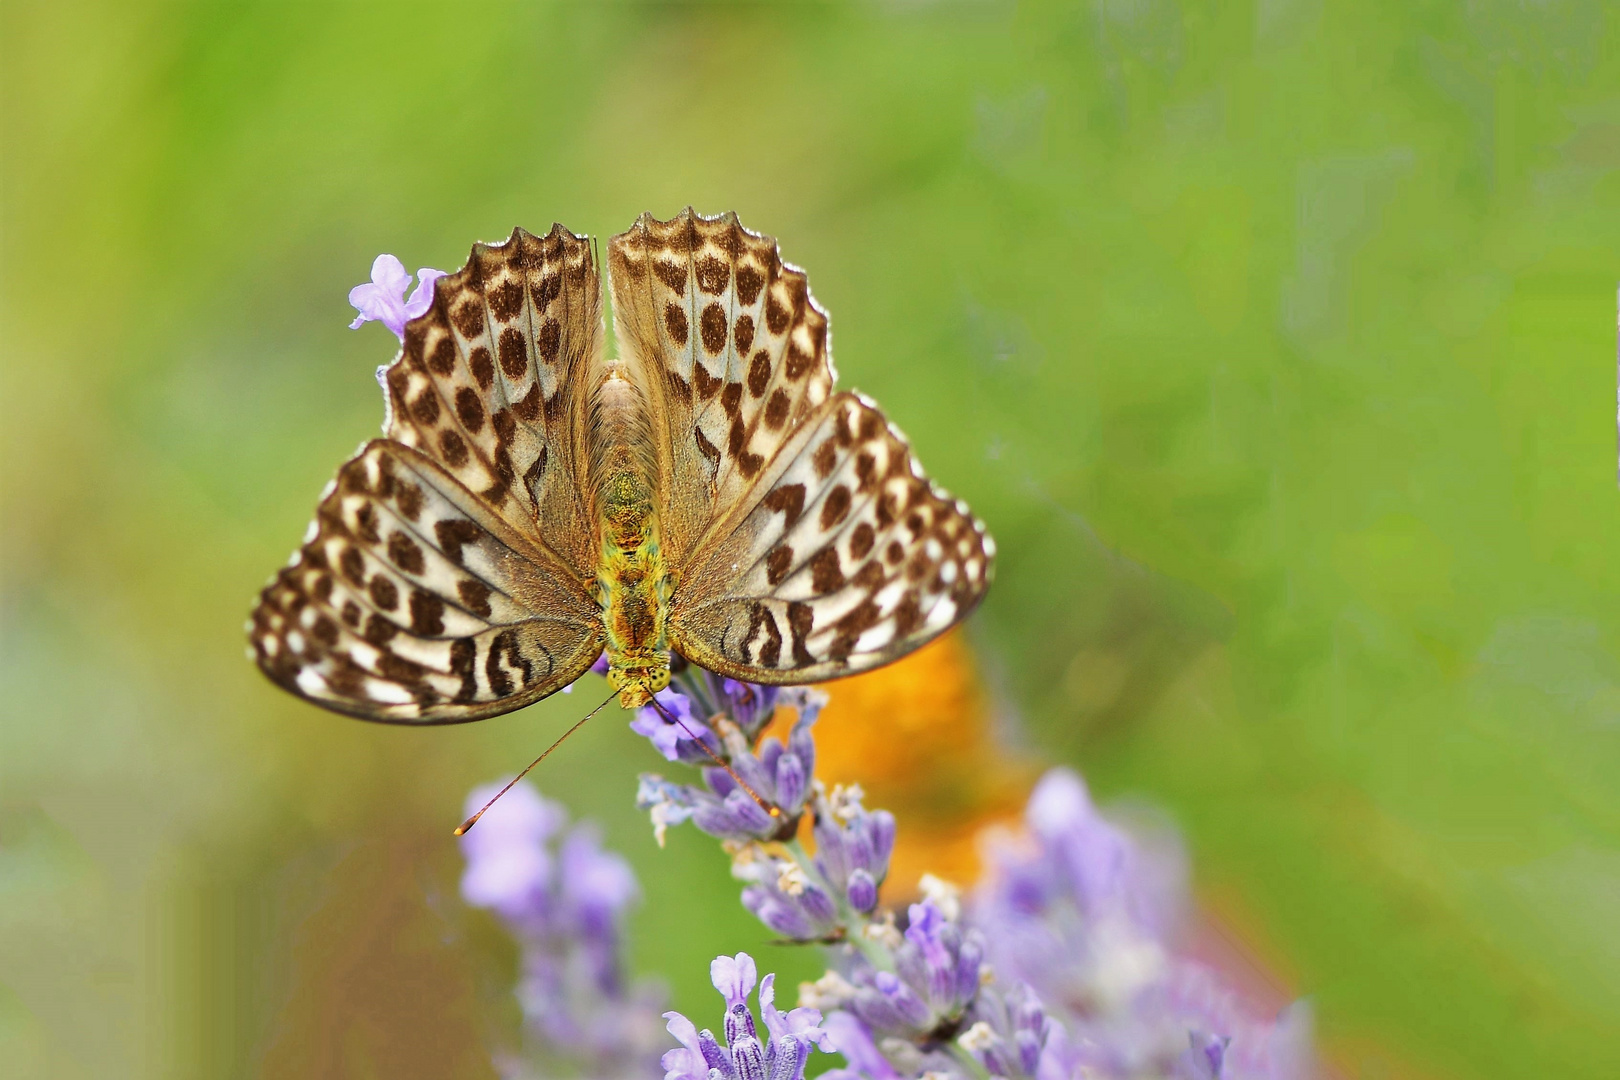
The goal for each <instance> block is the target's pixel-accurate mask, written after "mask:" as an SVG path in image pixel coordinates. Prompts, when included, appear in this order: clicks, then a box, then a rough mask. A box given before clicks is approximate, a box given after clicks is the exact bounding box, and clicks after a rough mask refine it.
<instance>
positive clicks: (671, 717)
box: [480, 698, 782, 818]
mask: <svg viewBox="0 0 1620 1080" xmlns="http://www.w3.org/2000/svg"><path fill="white" fill-rule="evenodd" d="M649 700H650V701H651V702H652V705H653V708H655V709H657V710H658V711H659V713H660V714H661V715H662V716H663V717H664V719H665V720H668V721H669V722H670V723H672V724H679V725H680V726H681V730H682V731H684V732H686V734H687V735H689V736H691V738H692V741H693V742H695V743H697V744H698V746H700V747H702V748H703V752H704V753H705V754H708V755H709V758H710V759H711V760H712V761H713V762H714V763H715V764H716V765H718V766H720V767H721V768H722V769H724V770H726V775H727V776H729V777H731V779H732V780H734V781H735V782H736V784H737V786H738V787H740V788H742V789H743V790H744V791H746V792H747V793H748V797H749V798H751V799H753V800H754V801H755V802H757V803H759V808H760V809H761V810H763V811H765V812H766V813H767V814H769V815H771V817H773V818H779V817H781V816H782V810H781V808H780V807H776V806H772V805H771V804H770V803H768V802H766V801H765V800H764V799H762V798H760V797H759V792H757V791H755V790H754V789H753V788H751V787H749V786H748V782H747V781H745V780H744V779H743V778H742V777H740V776H738V775H737V770H736V769H733V768H732V767H731V766H730V765H728V764H726V763H725V762H724V761H722V760H721V759H720V755H718V754H716V753H715V752H714V751H713V750H710V749H709V744H708V743H706V742H704V741H703V740H702V739H700V738H698V737H697V733H696V732H695V731H693V730H692V729H691V728H689V727H687V726H686V721H685V720H682V719H681V718H680V717H678V716H676V715H675V714H674V713H672V712H670V711H669V710H668V709H666V708H664V703H663V702H661V701H659V700H658V699H657V698H650V699H649ZM481 812H482V811H480V813H481Z"/></svg>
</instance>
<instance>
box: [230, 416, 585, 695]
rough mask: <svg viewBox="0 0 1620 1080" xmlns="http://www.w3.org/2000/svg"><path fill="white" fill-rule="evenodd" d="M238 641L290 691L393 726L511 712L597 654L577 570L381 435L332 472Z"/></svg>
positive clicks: (577, 672) (578, 670) (556, 685)
mask: <svg viewBox="0 0 1620 1080" xmlns="http://www.w3.org/2000/svg"><path fill="white" fill-rule="evenodd" d="M248 637H249V641H250V645H251V648H252V650H253V653H254V656H255V659H256V660H257V661H258V664H259V667H260V668H261V669H263V671H264V672H265V674H266V675H268V676H270V678H271V679H273V680H275V681H276V682H277V683H279V684H280V685H282V686H283V687H285V688H286V689H288V690H290V691H292V692H293V693H295V694H297V695H299V696H300V697H303V698H305V699H307V700H309V701H312V702H314V703H315V704H317V705H321V706H324V707H326V708H329V709H333V710H336V711H338V712H342V713H348V714H350V715H352V716H358V717H361V718H362V719H366V720H379V721H384V722H389V723H402V724H451V723H458V722H460V721H464V720H477V719H480V718H482V717H485V716H492V715H494V714H496V713H502V712H508V711H510V710H512V709H516V708H520V707H522V706H523V705H527V704H529V703H530V702H533V701H538V700H539V699H540V698H543V697H545V696H546V695H547V694H550V693H552V692H553V691H555V690H560V689H561V688H563V687H564V686H567V685H568V684H569V683H571V682H573V681H574V680H575V679H577V678H578V677H579V676H580V675H582V674H584V672H585V671H586V670H587V669H588V668H589V667H590V665H591V663H592V662H593V661H594V660H595V659H596V657H597V656H599V655H600V654H601V651H602V626H601V616H600V612H599V610H598V608H597V606H596V604H595V603H594V601H592V600H591V598H590V597H589V596H587V595H586V594H585V592H584V589H583V587H582V586H581V585H580V583H579V579H578V578H577V577H576V576H575V575H573V574H572V573H571V572H570V571H568V570H567V568H565V567H562V566H560V565H558V564H557V563H556V562H555V561H554V559H553V557H552V556H551V555H549V553H547V552H546V551H544V550H543V549H541V548H539V547H537V546H536V545H534V544H532V543H530V542H529V541H527V540H526V539H524V538H523V537H522V536H521V535H519V534H517V533H516V532H515V531H514V530H512V529H511V528H510V527H508V526H507V525H506V524H505V523H504V522H503V521H501V519H500V518H498V517H496V516H495V515H494V514H492V513H491V512H490V511H489V510H488V508H487V507H486V506H485V505H484V504H483V501H482V500H480V499H478V498H476V497H474V496H473V495H472V494H471V493H470V492H468V491H467V490H466V489H465V488H463V487H462V486H461V484H460V483H459V482H458V481H457V480H455V479H454V478H453V477H451V476H450V475H449V474H447V473H446V472H445V471H444V470H443V469H442V468H440V467H439V466H438V465H437V464H435V463H434V462H433V461H431V460H429V459H428V458H426V457H425V456H424V455H422V454H420V453H418V452H416V451H414V450H411V449H409V448H407V447H404V446H401V445H400V444H398V443H394V442H390V441H388V440H384V439H378V440H375V441H373V442H371V443H369V444H367V445H366V446H365V447H363V448H362V449H361V452H360V453H359V454H358V455H357V456H356V457H354V458H353V459H351V460H350V461H348V462H347V463H346V464H344V465H343V467H342V468H340V469H339V470H338V474H337V478H336V479H335V480H334V481H333V483H332V484H331V486H330V487H329V489H328V491H327V493H326V494H325V495H324V496H323V498H322V499H321V503H320V506H319V507H318V508H317V510H316V518H315V521H314V522H312V523H311V525H310V532H309V535H308V537H307V538H306V540H305V543H304V545H303V547H301V548H300V549H299V550H298V551H297V552H296V553H294V555H293V558H292V561H291V562H290V563H289V565H288V566H287V567H286V568H285V569H283V570H282V571H281V572H280V573H278V574H277V575H276V576H275V577H274V578H272V579H271V580H270V583H269V584H268V585H266V586H265V589H264V591H263V593H262V594H260V597H259V605H258V607H257V608H256V609H255V610H254V612H253V618H252V620H251V621H250V622H249V625H248Z"/></svg>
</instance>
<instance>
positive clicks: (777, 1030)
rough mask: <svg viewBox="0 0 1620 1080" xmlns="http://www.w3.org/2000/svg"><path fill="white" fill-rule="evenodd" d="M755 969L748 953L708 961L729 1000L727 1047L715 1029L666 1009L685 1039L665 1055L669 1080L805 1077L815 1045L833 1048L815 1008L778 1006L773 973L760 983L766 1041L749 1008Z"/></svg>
mask: <svg viewBox="0 0 1620 1080" xmlns="http://www.w3.org/2000/svg"><path fill="white" fill-rule="evenodd" d="M754 974H755V967H754V960H753V958H752V957H750V956H749V955H748V954H747V953H738V954H737V955H736V956H734V957H733V956H719V957H716V958H715V960H714V963H713V964H711V965H710V966H709V975H710V979H711V981H712V982H713V983H714V988H715V989H716V990H718V991H720V993H721V995H722V996H723V997H724V998H725V999H726V1015H725V1023H724V1025H723V1030H724V1031H725V1036H726V1044H725V1045H724V1046H721V1045H720V1043H719V1041H718V1040H717V1039H716V1038H715V1037H714V1033H713V1032H712V1031H710V1030H709V1029H707V1028H704V1029H703V1030H702V1031H698V1030H697V1029H696V1025H694V1024H693V1023H692V1021H690V1020H688V1019H687V1018H686V1017H684V1016H682V1015H681V1014H680V1013H678V1012H667V1013H665V1014H664V1018H665V1019H666V1020H668V1021H669V1033H670V1034H671V1035H673V1036H675V1038H676V1039H677V1040H678V1041H679V1042H680V1043H681V1046H680V1047H679V1048H678V1049H675V1050H671V1051H669V1052H668V1053H666V1054H665V1055H664V1059H663V1066H664V1070H665V1071H664V1080H804V1067H805V1063H806V1061H807V1060H808V1058H809V1050H810V1045H811V1044H812V1043H814V1044H815V1045H817V1046H819V1047H821V1048H822V1049H823V1050H830V1049H831V1046H832V1044H831V1042H830V1041H829V1039H828V1036H827V1033H826V1032H825V1031H823V1030H822V1029H821V1027H820V1024H821V1013H819V1012H817V1011H816V1010H815V1009H794V1010H793V1011H792V1012H790V1013H786V1014H784V1013H781V1012H780V1011H778V1010H777V1008H776V1000H775V986H776V976H775V975H774V974H772V975H767V976H765V978H764V980H763V981H761V983H760V984H759V1006H760V1015H761V1016H762V1017H763V1018H764V1020H765V1028H766V1035H765V1039H766V1041H765V1042H763V1043H761V1042H760V1039H759V1028H758V1026H757V1025H756V1024H755V1023H754V1017H753V1014H752V1013H750V1012H749V1011H748V994H749V992H750V991H752V990H753V988H754Z"/></svg>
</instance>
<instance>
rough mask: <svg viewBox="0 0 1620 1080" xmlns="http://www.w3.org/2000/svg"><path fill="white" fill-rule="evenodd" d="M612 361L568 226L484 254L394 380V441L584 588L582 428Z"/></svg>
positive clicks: (589, 264) (433, 315)
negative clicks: (599, 368)
mask: <svg viewBox="0 0 1620 1080" xmlns="http://www.w3.org/2000/svg"><path fill="white" fill-rule="evenodd" d="M601 351H602V301H601V281H600V279H599V277H598V275H597V271H596V263H595V259H594V257H593V253H592V250H591V245H590V241H589V240H587V239H585V238H584V237H579V236H575V235H574V234H573V233H571V232H569V231H568V230H567V229H565V228H563V227H562V226H561V225H554V226H552V229H551V232H550V233H548V234H547V235H545V236H543V237H537V236H534V235H532V234H530V233H527V232H524V231H523V230H522V229H516V230H514V231H513V233H512V236H511V238H510V239H508V240H507V241H506V242H505V243H504V244H496V245H489V244H476V245H474V246H473V249H472V254H471V255H470V256H469V257H468V259H467V265H466V266H464V267H462V268H461V269H460V270H458V271H457V272H456V273H454V274H450V275H448V276H446V277H443V278H441V279H439V281H438V282H437V283H436V286H435V289H434V299H433V306H432V307H431V308H429V309H428V311H427V312H426V313H425V314H423V315H421V316H420V317H418V318H416V319H413V320H411V322H409V323H408V324H406V327H405V344H404V348H403V349H402V350H401V353H400V356H399V358H398V359H397V360H395V361H394V363H393V364H392V365H391V366H390V367H389V368H388V369H387V370H386V371H385V373H384V381H385V382H386V384H387V387H388V397H389V418H388V423H387V425H386V426H385V428H384V432H385V434H387V435H388V436H389V437H390V438H393V439H397V440H398V441H399V442H402V443H404V444H405V445H406V446H410V447H414V448H415V449H417V450H420V451H421V452H422V453H423V454H426V455H427V456H428V457H430V458H432V459H433V460H434V461H436V462H438V463H439V464H440V465H442V466H443V467H444V468H445V469H446V470H447V471H448V472H449V473H450V474H451V475H452V476H454V477H455V478H456V479H457V480H458V481H460V483H461V484H462V486H464V487H465V488H467V490H468V491H471V492H473V493H475V494H476V495H477V497H478V498H479V499H481V500H482V501H483V502H485V503H487V504H488V506H489V508H490V509H491V510H492V511H493V512H495V513H496V514H497V515H499V516H500V517H501V518H502V519H503V520H504V521H505V522H506V523H507V524H508V525H511V526H512V527H513V528H515V529H517V530H518V531H520V532H522V533H523V534H524V535H527V536H539V537H540V538H541V539H542V541H543V543H544V545H546V546H548V547H549V548H550V549H551V550H552V551H553V552H555V554H556V555H557V556H558V557H559V558H560V560H561V561H562V562H563V563H564V564H565V565H567V566H569V567H571V568H572V569H573V570H574V571H575V573H576V576H579V577H581V578H584V577H588V576H589V575H590V574H591V573H592V572H593V570H594V568H595V557H596V541H595V532H594V526H593V523H592V521H591V520H590V516H589V510H588V507H587V505H586V502H585V499H584V496H583V492H584V491H585V485H584V482H583V478H584V475H585V466H586V462H587V461H588V456H587V448H586V445H585V438H586V433H585V431H584V426H585V425H584V422H583V418H584V417H585V415H586V412H587V409H586V405H587V402H588V398H589V390H590V375H591V369H592V366H593V364H594V363H595V361H596V359H597V357H599V356H600V354H601Z"/></svg>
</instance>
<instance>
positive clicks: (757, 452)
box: [608, 209, 995, 683]
mask: <svg viewBox="0 0 1620 1080" xmlns="http://www.w3.org/2000/svg"><path fill="white" fill-rule="evenodd" d="M608 250H609V280H610V282H611V284H612V288H613V304H614V311H615V317H616V319H617V321H618V333H619V339H620V351H621V353H622V354H623V355H624V356H625V357H627V358H629V359H630V360H631V361H632V362H633V365H634V368H633V370H635V371H636V372H637V374H638V377H639V378H640V379H641V380H642V383H643V387H644V393H645V395H646V397H647V399H648V401H649V402H650V403H651V406H652V413H653V423H652V429H653V432H654V435H653V438H654V442H655V443H656V447H655V449H656V452H657V456H658V461H659V464H660V471H661V480H662V484H661V487H662V491H663V503H662V505H661V506H660V520H661V521H663V522H665V523H666V524H665V527H666V529H667V531H668V534H669V539H668V542H667V544H666V547H667V549H668V557H669V560H670V565H671V568H672V571H673V573H674V575H675V588H674V592H673V594H672V596H671V599H670V616H669V628H670V636H671V642H672V644H673V645H674V647H675V649H676V650H677V651H679V652H680V653H681V654H682V655H683V656H685V657H687V658H688V659H689V660H692V661H694V662H695V663H697V664H699V665H701V666H703V667H705V668H708V669H710V670H712V671H717V672H720V673H722V674H725V675H729V676H731V677H733V678H738V679H746V680H748V681H751V682H758V683H798V682H810V681H815V680H818V679H828V678H834V677H837V676H840V675H847V674H850V673H853V672H856V671H861V670H864V669H866V668H871V667H876V666H877V665H879V664H883V663H887V662H888V661H890V660H893V659H895V658H897V657H899V656H901V655H903V654H904V653H906V652H909V651H910V650H912V649H914V648H916V647H918V646H919V645H922V644H923V643H924V642H926V641H928V640H929V639H931V638H933V637H934V636H935V635H937V634H939V633H940V632H941V631H943V630H944V629H945V628H947V627H949V626H950V625H951V624H953V623H955V622H956V621H958V620H959V619H961V618H963V617H964V616H965V615H967V613H968V612H969V611H971V610H972V609H973V607H974V606H975V605H976V604H977V603H978V601H979V599H980V598H981V597H982V596H983V594H984V591H985V589H986V587H987V586H988V584H989V580H990V575H991V569H992V560H993V556H994V549H995V545H994V542H993V541H992V540H991V539H990V538H989V536H987V535H986V533H985V531H984V526H983V524H982V523H980V522H979V521H978V520H977V519H976V518H974V517H973V516H972V514H971V513H970V512H969V511H968V509H967V507H966V506H965V505H964V504H963V503H961V502H959V501H957V500H954V499H952V498H950V497H949V496H948V495H946V494H945V493H944V492H942V491H940V490H939V489H938V488H937V487H935V486H934V485H933V484H932V483H931V482H930V481H929V480H928V478H927V477H926V476H924V475H923V473H922V471H921V469H920V468H919V466H918V465H917V462H916V459H915V458H914V457H913V455H912V453H911V449H910V447H909V446H908V445H907V443H906V441H905V439H904V438H903V437H902V436H901V435H900V433H899V432H898V431H897V430H896V429H895V428H894V427H893V425H891V424H890V423H889V422H888V421H887V420H886V419H885V418H884V416H883V414H882V413H881V412H880V411H879V410H878V408H877V406H876V405H875V404H873V403H872V402H871V401H869V400H867V399H865V398H863V397H860V396H859V395H856V394H850V393H841V394H835V393H834V392H833V386H834V383H835V381H836V378H837V376H836V373H835V372H834V369H833V364H832V357H831V352H830V345H829V338H828V323H827V316H826V314H825V313H824V312H823V311H822V310H821V309H820V308H819V307H818V306H817V305H816V302H815V300H814V299H813V298H812V297H811V295H810V288H809V282H808V280H807V278H806V277H805V274H804V273H803V272H802V271H801V270H799V269H797V268H796V267H793V266H792V265H790V264H787V263H784V262H783V261H782V259H781V257H780V256H779V254H778V251H777V245H776V242H775V241H774V240H772V239H771V238H769V237H766V236H760V235H759V234H756V233H753V232H750V231H748V230H747V229H744V228H743V227H742V225H741V224H740V223H739V222H738V220H737V218H736V216H735V215H733V214H727V215H724V216H722V217H718V218H712V219H711V218H703V217H701V216H698V215H696V214H694V213H692V211H691V210H690V209H688V210H687V211H686V212H684V213H682V214H681V215H679V216H677V217H675V218H673V219H671V220H670V221H658V220H656V219H654V218H652V217H651V216H650V215H645V214H644V215H642V217H641V219H640V220H639V221H637V222H636V224H635V226H634V227H632V228H631V229H630V230H629V231H628V232H625V233H623V234H621V235H619V236H616V237H614V238H613V240H612V241H610V242H609V246H608Z"/></svg>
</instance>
